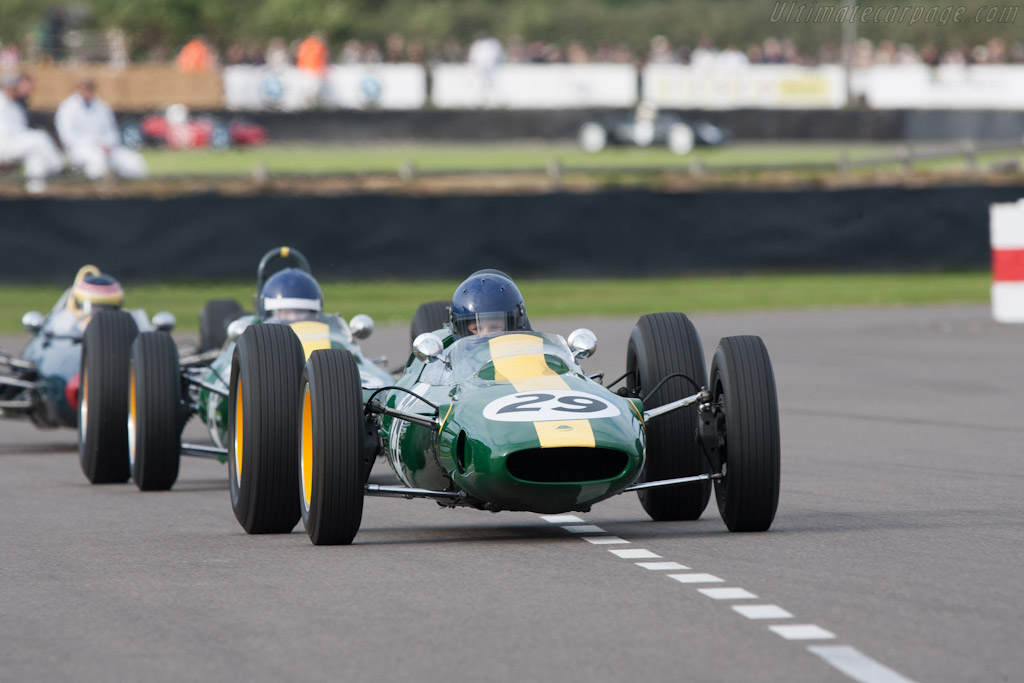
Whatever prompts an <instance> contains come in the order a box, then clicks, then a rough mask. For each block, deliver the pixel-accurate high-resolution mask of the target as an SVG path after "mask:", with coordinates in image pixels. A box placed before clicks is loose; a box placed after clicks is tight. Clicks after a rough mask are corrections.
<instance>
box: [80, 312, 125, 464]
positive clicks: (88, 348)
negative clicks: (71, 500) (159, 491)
mask: <svg viewBox="0 0 1024 683" xmlns="http://www.w3.org/2000/svg"><path fill="white" fill-rule="evenodd" d="M138 333H139V328H138V327H137V326H136V324H135V320H134V319H133V318H132V316H131V315H129V314H128V313H126V312H124V311H100V312H99V313H97V314H95V315H94V316H93V317H92V320H91V321H90V322H89V326H88V327H87V328H86V329H85V335H83V337H82V369H81V373H82V380H81V389H80V392H81V393H80V397H79V402H78V459H79V461H80V463H81V465H82V472H83V473H85V476H86V478H87V479H88V480H89V481H90V482H92V483H93V484H112V483H122V482H126V481H128V477H129V474H130V470H129V462H128V432H127V429H126V425H127V424H128V375H129V365H130V358H131V349H132V342H133V341H134V340H135V337H136V335H138Z"/></svg>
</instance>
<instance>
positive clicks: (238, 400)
mask: <svg viewBox="0 0 1024 683" xmlns="http://www.w3.org/2000/svg"><path fill="white" fill-rule="evenodd" d="M304 358H305V356H304V354H303V352H302V344H301V343H300V342H299V338H298V337H297V336H295V332H293V331H292V329H291V328H290V327H288V326H286V325H253V326H251V327H249V328H248V329H246V331H245V332H244V333H243V334H242V336H241V337H239V338H238V344H237V345H236V346H235V354H234V357H233V359H232V363H231V382H230V387H231V393H230V395H229V397H228V480H229V486H230V488H231V507H232V509H233V510H234V511H235V517H236V518H237V519H238V522H239V524H241V525H242V528H243V529H245V530H246V532H248V533H250V534H273V533H288V532H290V531H291V530H292V529H293V528H295V524H296V523H297V522H298V521H299V506H298V504H297V501H296V499H295V489H296V488H297V487H298V485H299V484H298V474H297V470H296V467H295V461H296V459H297V458H298V453H297V450H298V449H297V445H298V436H297V434H298V423H299V410H298V408H299V384H300V382H301V379H302V366H303V360H304Z"/></svg>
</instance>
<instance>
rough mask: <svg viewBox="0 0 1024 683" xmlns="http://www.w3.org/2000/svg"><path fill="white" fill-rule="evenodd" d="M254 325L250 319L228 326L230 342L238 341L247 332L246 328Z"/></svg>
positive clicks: (239, 320)
mask: <svg viewBox="0 0 1024 683" xmlns="http://www.w3.org/2000/svg"><path fill="white" fill-rule="evenodd" d="M249 325H252V322H250V320H249V318H239V319H238V320H234V321H232V323H231V324H230V325H228V341H232V342H233V341H238V338H239V337H241V336H242V333H243V332H245V328H247V327H249Z"/></svg>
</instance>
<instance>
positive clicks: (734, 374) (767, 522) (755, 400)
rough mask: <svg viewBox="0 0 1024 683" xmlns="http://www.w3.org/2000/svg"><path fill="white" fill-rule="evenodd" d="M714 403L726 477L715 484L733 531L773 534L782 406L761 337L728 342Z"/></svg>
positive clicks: (715, 371) (715, 366) (714, 368)
mask: <svg viewBox="0 0 1024 683" xmlns="http://www.w3.org/2000/svg"><path fill="white" fill-rule="evenodd" d="M710 391H711V395H712V403H713V404H714V405H717V406H718V408H719V409H720V412H719V414H718V420H719V434H722V435H724V438H723V439H722V441H723V442H724V443H723V445H722V448H721V457H722V460H723V462H724V463H725V468H724V470H725V477H723V478H722V479H719V480H716V481H715V497H716V499H717V500H718V511H719V512H720V513H721V515H722V520H723V521H724V522H725V525H726V526H727V527H728V528H729V531H767V530H768V528H769V527H771V525H772V521H773V520H774V519H775V510H776V509H777V508H778V505H779V472H780V459H781V458H780V445H779V403H778V397H777V396H776V392H775V374H774V373H773V372H772V362H771V359H770V358H769V357H768V349H767V348H765V345H764V342H763V341H761V338H760V337H755V336H738V337H723V338H722V341H721V342H719V345H718V348H717V349H716V350H715V356H714V359H713V360H712V362H711V385H710Z"/></svg>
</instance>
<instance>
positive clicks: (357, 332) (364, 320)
mask: <svg viewBox="0 0 1024 683" xmlns="http://www.w3.org/2000/svg"><path fill="white" fill-rule="evenodd" d="M348 329H349V330H351V331H352V336H353V337H355V338H356V339H366V338H367V337H369V336H370V335H371V334H373V318H371V317H370V316H368V315H366V314H365V313H360V314H359V315H357V316H353V318H352V320H350V321H349V323H348Z"/></svg>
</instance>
